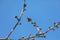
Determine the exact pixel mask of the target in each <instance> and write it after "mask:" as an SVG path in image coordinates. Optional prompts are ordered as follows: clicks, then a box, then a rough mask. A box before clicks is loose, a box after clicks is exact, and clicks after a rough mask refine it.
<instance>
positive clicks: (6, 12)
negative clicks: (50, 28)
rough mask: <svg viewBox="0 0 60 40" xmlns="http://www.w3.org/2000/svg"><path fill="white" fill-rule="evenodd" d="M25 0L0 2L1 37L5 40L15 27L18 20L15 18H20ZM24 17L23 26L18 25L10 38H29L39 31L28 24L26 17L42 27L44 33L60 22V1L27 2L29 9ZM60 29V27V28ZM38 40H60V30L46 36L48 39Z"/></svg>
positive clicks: (1, 0)
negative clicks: (30, 34)
mask: <svg viewBox="0 0 60 40" xmlns="http://www.w3.org/2000/svg"><path fill="white" fill-rule="evenodd" d="M22 6H23V0H0V37H1V38H4V37H6V35H7V34H8V33H9V32H10V30H11V29H12V28H13V27H14V25H15V23H16V22H17V20H16V19H15V18H14V16H18V17H19V16H20V12H21V9H22ZM26 9H27V10H26V11H25V12H24V15H23V17H22V20H21V23H22V25H18V26H17V28H16V29H15V30H14V32H13V33H12V34H11V36H10V38H14V39H18V38H21V37H23V36H24V37H27V36H28V35H29V33H32V35H34V34H35V33H36V32H37V30H36V29H35V28H34V27H33V26H32V25H31V24H30V23H28V22H27V19H26V16H29V17H31V18H32V20H33V21H36V23H37V24H38V25H39V26H40V27H42V28H43V29H42V31H45V30H47V29H48V26H53V22H58V21H60V0H27V7H26ZM59 27H60V26H59ZM36 40H60V28H58V29H56V30H55V31H54V32H53V31H50V32H49V33H47V34H46V38H45V39H44V38H37V39H36Z"/></svg>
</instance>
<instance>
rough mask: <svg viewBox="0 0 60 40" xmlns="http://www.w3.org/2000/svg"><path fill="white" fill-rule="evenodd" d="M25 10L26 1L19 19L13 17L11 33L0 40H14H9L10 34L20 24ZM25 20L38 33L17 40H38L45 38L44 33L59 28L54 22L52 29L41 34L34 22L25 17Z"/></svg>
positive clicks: (59, 23) (58, 23) (49, 28)
mask: <svg viewBox="0 0 60 40" xmlns="http://www.w3.org/2000/svg"><path fill="white" fill-rule="evenodd" d="M25 10H26V0H24V5H23V8H22V11H21V13H20V17H19V18H18V17H17V16H15V18H16V19H17V23H16V24H15V26H14V27H13V29H11V31H10V33H9V34H8V35H7V37H6V38H0V40H14V39H9V37H10V35H11V34H12V32H13V31H14V30H15V28H16V27H17V25H18V24H19V23H20V21H21V18H22V16H23V14H24V11H25ZM27 20H28V22H30V23H31V24H32V25H33V26H34V27H35V28H36V29H37V31H38V32H37V33H36V34H35V35H34V36H32V35H31V34H29V36H28V37H27V38H25V37H21V38H19V39H17V40H30V39H31V40H34V39H35V38H40V37H42V38H45V37H46V36H45V34H46V33H48V32H49V31H51V30H55V29H56V28H59V27H58V25H60V22H57V23H55V22H54V26H53V27H48V29H47V30H46V31H45V32H42V31H41V30H42V28H41V27H39V26H38V25H37V23H36V22H33V21H32V19H31V18H29V17H28V16H27ZM20 25H21V23H20Z"/></svg>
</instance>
